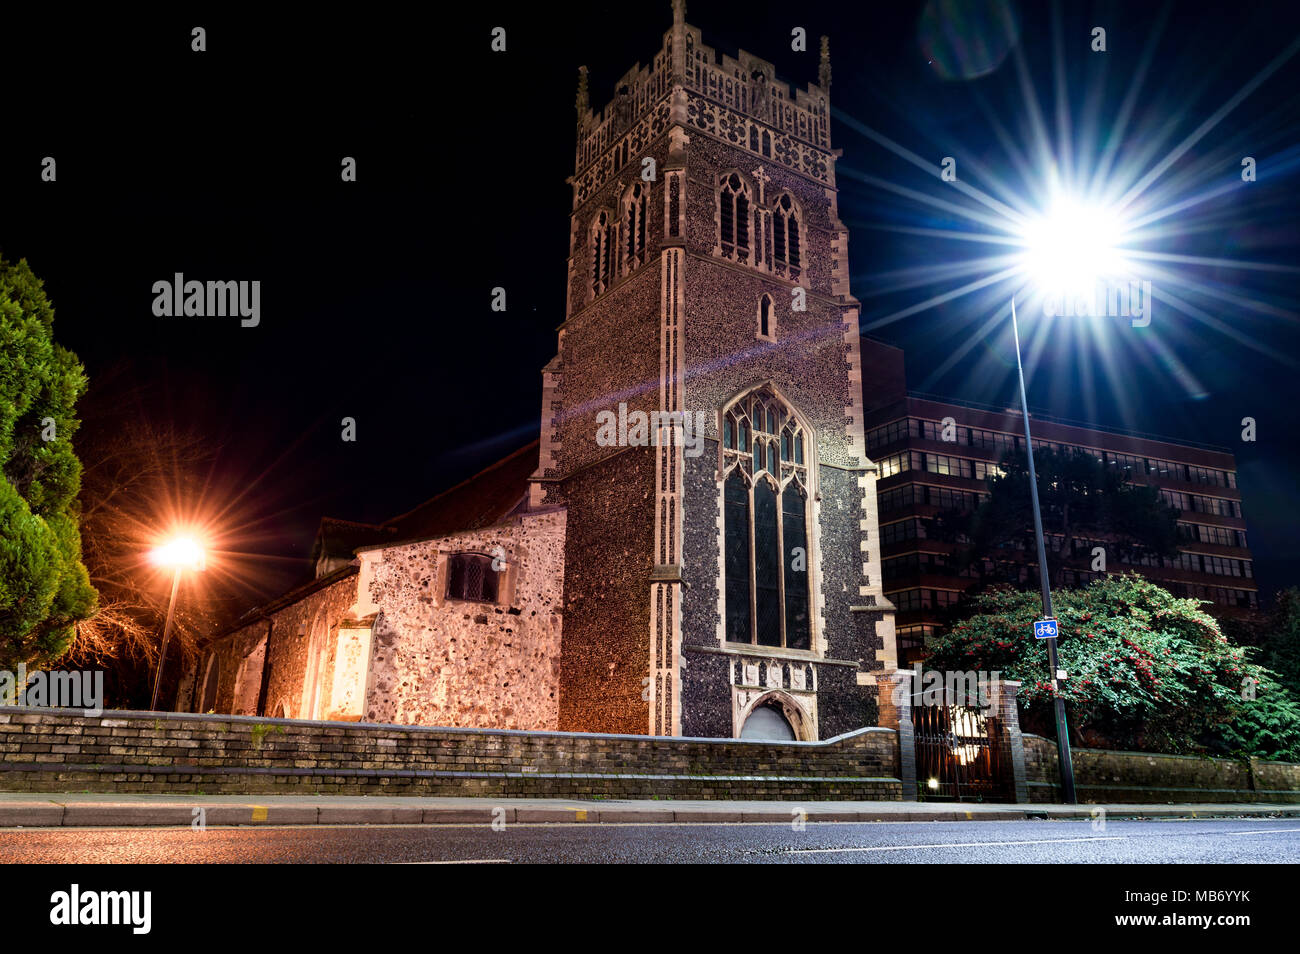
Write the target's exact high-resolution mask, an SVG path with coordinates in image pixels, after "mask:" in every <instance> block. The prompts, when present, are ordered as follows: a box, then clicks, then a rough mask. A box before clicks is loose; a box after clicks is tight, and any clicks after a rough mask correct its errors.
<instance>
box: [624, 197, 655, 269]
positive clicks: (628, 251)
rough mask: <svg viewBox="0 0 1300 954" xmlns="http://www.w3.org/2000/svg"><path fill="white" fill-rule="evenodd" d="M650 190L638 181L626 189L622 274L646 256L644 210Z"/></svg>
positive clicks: (647, 228) (647, 229)
mask: <svg viewBox="0 0 1300 954" xmlns="http://www.w3.org/2000/svg"><path fill="white" fill-rule="evenodd" d="M649 199H650V190H649V189H648V188H646V186H645V184H644V183H641V182H638V183H636V184H635V185H633V186H632V188H630V189H628V190H627V195H626V196H624V198H623V274H625V275H626V274H627V273H628V272H630V271H632V269H634V268H636V267H637V266H638V265H640V264H641V263H642V262H644V261H645V257H646V245H647V241H646V239H647V237H648V234H649V226H648V224H647V221H646V220H647V218H648V216H647V215H646V212H647V210H648V206H649Z"/></svg>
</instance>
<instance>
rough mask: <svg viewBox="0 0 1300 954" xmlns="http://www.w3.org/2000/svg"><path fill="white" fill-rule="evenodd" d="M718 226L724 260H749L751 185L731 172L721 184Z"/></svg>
mask: <svg viewBox="0 0 1300 954" xmlns="http://www.w3.org/2000/svg"><path fill="white" fill-rule="evenodd" d="M719 187H720V188H719V191H718V224H719V227H720V231H721V237H720V244H721V246H722V256H723V258H730V259H733V260H735V261H737V262H745V261H748V260H749V206H750V201H749V183H747V182H746V181H745V180H744V179H742V178H741V177H740V176H739V175H738V174H737V173H735V172H729V173H727V174H726V175H724V176H723V177H722V179H721V180H720V182H719Z"/></svg>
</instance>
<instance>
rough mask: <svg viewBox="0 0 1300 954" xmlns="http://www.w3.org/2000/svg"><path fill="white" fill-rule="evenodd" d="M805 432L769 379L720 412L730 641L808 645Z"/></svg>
mask: <svg viewBox="0 0 1300 954" xmlns="http://www.w3.org/2000/svg"><path fill="white" fill-rule="evenodd" d="M810 440H811V438H810V435H809V434H808V433H807V431H806V429H805V428H804V427H803V425H802V424H800V422H799V420H798V418H796V417H795V415H794V414H793V413H792V412H791V410H790V408H789V407H788V406H787V405H786V404H785V403H784V402H783V401H782V400H781V399H780V398H779V397H778V396H777V395H776V394H775V393H774V392H773V391H772V390H771V388H768V387H762V388H758V389H757V390H754V391H751V392H749V393H748V394H746V395H745V396H743V397H741V398H740V399H738V400H737V401H735V402H734V403H732V404H731V405H730V406H728V407H727V408H726V410H725V411H724V412H723V415H722V466H723V491H722V500H723V528H724V530H723V541H724V546H725V548H726V552H725V554H724V559H723V567H724V573H725V577H726V578H725V581H724V585H725V589H724V602H725V606H726V619H725V623H724V632H725V635H726V639H727V641H728V642H733V643H753V644H757V645H760V646H783V647H785V648H787V649H809V648H811V645H812V625H811V614H810V607H811V605H812V601H811V594H810V582H809V575H808V567H809V566H810V565H811V564H812V554H811V553H810V550H811V544H810V541H809V532H808V521H809V519H810V517H809V487H810V486H811V484H810V482H809V464H808V460H807V455H808V454H810V453H811V452H812V447H811V445H810V444H809V441H810ZM806 444H809V446H805V445H806Z"/></svg>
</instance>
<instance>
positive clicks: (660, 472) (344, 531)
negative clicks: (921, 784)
mask: <svg viewBox="0 0 1300 954" xmlns="http://www.w3.org/2000/svg"><path fill="white" fill-rule="evenodd" d="M830 79H831V71H830V61H829V51H828V47H827V41H826V40H825V39H823V40H822V46H821V56H820V70H819V77H818V82H817V83H815V84H813V83H810V84H808V86H807V88H806V89H795V90H792V89H790V88H789V87H787V86H786V85H785V84H784V83H783V82H779V81H778V80H777V78H776V75H775V71H774V68H773V66H772V64H770V63H768V62H766V61H764V60H761V59H759V58H758V57H756V56H753V55H751V54H749V53H746V52H744V51H743V50H742V51H740V52H739V53H738V54H737V56H736V57H735V58H733V57H730V56H725V55H718V54H716V53H715V52H714V50H712V49H710V48H709V47H707V46H705V45H704V44H703V42H702V40H701V34H700V31H699V30H698V29H696V28H695V27H692V26H690V25H689V24H688V23H686V21H685V5H684V2H683V0H674V3H673V22H672V26H671V28H670V29H669V30H668V31H667V32H666V33H665V34H664V37H663V45H662V47H661V48H660V50H659V52H658V53H657V54H656V55H655V57H654V60H653V62H652V63H651V64H650V65H649V66H644V67H643V66H640V65H637V66H635V67H633V68H632V69H631V70H630V71H628V73H627V74H625V75H624V76H623V77H622V78H621V79H620V80H619V81H618V82H617V83H616V84H615V91H614V97H613V99H612V101H610V102H609V103H607V104H606V105H605V107H604V109H603V110H600V111H597V110H594V109H593V108H592V107H591V105H590V101H589V93H588V89H587V81H586V71H585V69H584V70H582V71H581V72H580V77H579V89H578V97H577V129H576V133H577V150H576V161H575V167H574V175H573V177H572V178H571V179H570V180H569V181H570V182H571V184H572V186H573V208H572V212H571V214H570V222H569V230H570V231H569V238H570V255H569V259H568V283H567V284H568V300H567V302H566V306H565V321H564V323H563V325H562V326H561V327H560V329H559V332H558V342H557V348H556V354H555V357H554V358H553V359H552V360H551V361H550V363H549V364H547V366H546V367H545V368H544V369H543V372H542V400H541V428H540V438H539V439H538V440H537V441H534V442H533V443H532V444H530V445H529V446H527V447H524V448H522V449H520V450H519V451H517V452H515V453H514V454H512V455H510V456H509V457H506V458H505V459H503V460H501V461H499V462H498V463H496V464H494V465H493V466H491V467H489V468H488V469H487V470H485V471H483V472H482V473H480V474H478V475H477V476H475V477H473V478H471V479H470V480H468V481H466V482H464V483H462V484H460V485H458V486H456V487H453V488H451V489H449V490H447V491H445V492H444V493H441V494H439V495H438V496H436V497H434V498H433V499H431V500H429V501H428V502H426V503H425V504H423V505H421V506H420V507H418V508H416V509H415V510H414V511H412V512H410V513H407V514H403V515H401V516H397V517H395V518H394V519H392V520H390V521H388V522H387V523H385V524H383V525H381V526H370V525H363V524H356V523H348V522H345V521H340V520H325V521H323V522H322V524H321V528H320V531H319V533H318V536H317V539H316V543H315V548H314V561H315V567H316V578H315V579H314V580H313V581H312V582H310V583H308V584H306V585H304V586H302V587H299V588H298V589H296V590H294V591H292V592H290V593H287V594H285V595H284V596H282V597H280V598H279V599H277V600H275V601H273V602H271V603H269V604H267V605H265V606H261V607H258V608H257V609H255V610H252V611H250V612H249V613H248V614H246V615H245V616H244V617H243V618H242V619H241V620H240V621H239V623H238V624H237V628H235V629H234V630H231V631H227V632H225V633H221V634H215V635H214V637H213V639H212V640H211V641H210V642H209V644H208V646H207V654H206V656H205V657H204V658H201V659H200V660H198V662H197V663H196V664H195V666H194V668H193V669H192V670H191V672H190V673H189V674H188V675H187V677H186V678H185V679H184V680H183V684H182V688H181V691H180V694H179V697H178V699H177V708H178V709H180V710H187V711H199V712H207V711H210V710H214V711H218V712H231V713H235V714H256V715H265V716H271V717H277V716H278V717H288V718H295V719H298V718H300V719H324V720H354V721H355V720H362V721H366V722H394V723H411V724H423V725H443V726H462V727H479V728H507V729H528V730H565V731H579V732H609V733H630V734H638V735H646V734H650V735H680V736H701V737H754V738H787V739H788V738H795V739H801V740H813V739H825V738H830V737H832V736H835V735H838V734H840V733H843V732H847V731H850V730H853V729H856V728H859V727H861V726H864V725H873V724H875V722H876V718H877V707H876V686H875V679H876V675H877V674H878V673H880V672H881V671H882V670H883V671H886V672H887V671H892V670H894V669H896V668H897V652H896V648H895V639H894V623H893V612H894V611H893V607H892V606H891V605H890V604H889V603H888V602H887V601H886V600H885V598H884V595H883V593H882V590H881V576H880V550H879V541H878V536H877V533H876V491H875V488H876V480H877V476H878V473H877V468H876V466H875V465H874V464H873V463H872V462H871V461H870V460H869V459H868V458H867V454H866V447H865V442H864V433H863V396H862V364H861V354H860V350H859V333H858V302H857V301H856V300H855V299H854V298H853V296H852V294H851V293H850V289H849V259H848V230H847V229H846V228H845V226H844V224H843V222H841V221H840V218H839V213H838V208H837V189H836V183H835V162H836V159H837V157H838V155H839V153H838V151H836V150H833V149H832V148H831V142H830V104H829V90H830ZM614 421H617V426H614V425H613V424H612V423H611V422H614Z"/></svg>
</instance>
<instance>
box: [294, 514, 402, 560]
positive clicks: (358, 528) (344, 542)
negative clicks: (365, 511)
mask: <svg viewBox="0 0 1300 954" xmlns="http://www.w3.org/2000/svg"><path fill="white" fill-rule="evenodd" d="M394 534H395V531H394V530H393V529H392V528H391V527H381V526H377V525H375V524H372V523H356V522H355V521H352V520H339V519H337V518H335V517H322V518H321V522H320V528H319V529H318V530H317V531H316V542H315V543H314V544H313V545H312V548H311V562H312V564H313V565H315V564H316V562H317V561H318V560H319V559H320V558H321V557H326V558H329V557H345V558H348V559H351V557H352V553H353V551H354V550H356V549H357V547H364V546H369V545H370V544H373V543H383V542H384V541H385V540H395V539H396V536H395V535H394Z"/></svg>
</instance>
